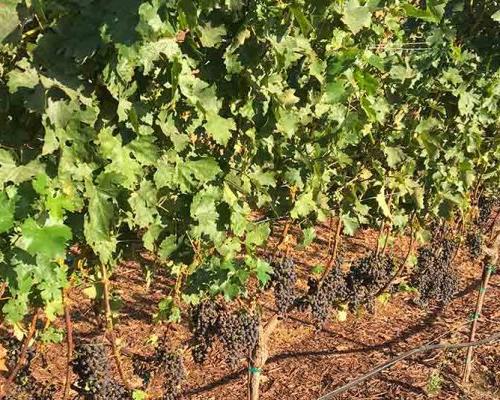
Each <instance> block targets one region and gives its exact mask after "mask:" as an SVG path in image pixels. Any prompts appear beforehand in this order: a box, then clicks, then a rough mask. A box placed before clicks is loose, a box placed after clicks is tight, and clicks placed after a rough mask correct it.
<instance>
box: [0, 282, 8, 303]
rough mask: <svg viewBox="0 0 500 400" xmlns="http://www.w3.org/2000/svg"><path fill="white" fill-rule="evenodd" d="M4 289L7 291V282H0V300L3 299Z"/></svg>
mask: <svg viewBox="0 0 500 400" xmlns="http://www.w3.org/2000/svg"><path fill="white" fill-rule="evenodd" d="M5 289H7V282H2V284H1V285H0V299H1V298H2V297H3V294H4V293H5Z"/></svg>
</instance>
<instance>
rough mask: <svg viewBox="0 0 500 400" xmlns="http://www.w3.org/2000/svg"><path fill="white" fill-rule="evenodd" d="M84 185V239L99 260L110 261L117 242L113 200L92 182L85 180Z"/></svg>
mask: <svg viewBox="0 0 500 400" xmlns="http://www.w3.org/2000/svg"><path fill="white" fill-rule="evenodd" d="M85 187H86V195H87V197H88V199H89V204H88V211H87V215H86V217H85V223H84V234H85V239H86V240H87V243H88V244H89V245H90V246H91V247H92V249H93V250H94V251H95V252H96V254H97V255H98V256H99V258H100V259H101V262H103V263H108V262H110V261H111V257H112V255H113V252H114V251H115V249H116V244H117V239H116V237H115V235H114V233H113V232H114V226H113V221H114V218H115V211H114V205H113V201H112V198H111V197H110V196H109V195H107V194H106V193H105V192H103V191H102V190H100V189H99V188H98V187H96V186H94V185H93V184H92V183H90V182H87V184H86V185H85Z"/></svg>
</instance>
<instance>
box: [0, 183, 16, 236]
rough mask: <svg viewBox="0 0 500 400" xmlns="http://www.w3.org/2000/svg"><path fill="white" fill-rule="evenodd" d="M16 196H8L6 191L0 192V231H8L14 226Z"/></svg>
mask: <svg viewBox="0 0 500 400" xmlns="http://www.w3.org/2000/svg"><path fill="white" fill-rule="evenodd" d="M15 210H16V198H15V197H13V198H9V197H8V196H7V193H6V192H0V233H4V232H7V231H9V230H10V229H11V228H12V227H13V226H14V212H15Z"/></svg>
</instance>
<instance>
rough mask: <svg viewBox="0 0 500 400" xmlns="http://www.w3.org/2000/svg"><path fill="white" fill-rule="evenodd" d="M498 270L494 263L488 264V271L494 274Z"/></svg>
mask: <svg viewBox="0 0 500 400" xmlns="http://www.w3.org/2000/svg"><path fill="white" fill-rule="evenodd" d="M496 270H497V269H496V267H495V266H494V265H488V266H487V267H486V271H488V272H489V273H491V274H494V273H495V272H496Z"/></svg>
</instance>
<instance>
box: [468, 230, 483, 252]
mask: <svg viewBox="0 0 500 400" xmlns="http://www.w3.org/2000/svg"><path fill="white" fill-rule="evenodd" d="M466 242H467V246H468V247H469V254H470V255H471V256H472V257H474V258H477V257H479V256H480V255H481V246H482V236H481V234H480V233H479V232H471V233H469V234H468V235H467V239H466Z"/></svg>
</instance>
